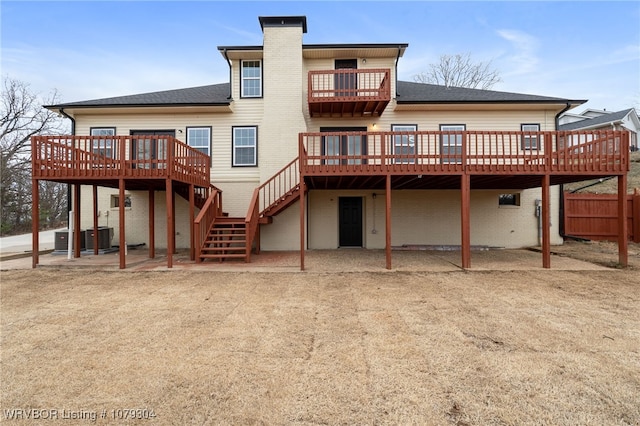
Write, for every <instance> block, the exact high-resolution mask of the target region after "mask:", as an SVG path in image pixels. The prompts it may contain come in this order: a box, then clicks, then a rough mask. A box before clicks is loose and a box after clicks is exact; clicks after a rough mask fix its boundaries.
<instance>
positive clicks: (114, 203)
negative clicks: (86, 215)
mask: <svg viewBox="0 0 640 426" xmlns="http://www.w3.org/2000/svg"><path fill="white" fill-rule="evenodd" d="M124 206H125V207H131V195H125V196H124ZM119 207H120V196H119V195H112V196H111V208H112V209H117V208H119Z"/></svg>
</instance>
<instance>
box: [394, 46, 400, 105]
mask: <svg viewBox="0 0 640 426" xmlns="http://www.w3.org/2000/svg"><path fill="white" fill-rule="evenodd" d="M400 53H402V46H398V55H397V56H396V64H395V70H394V72H395V74H396V98H397V97H398V96H399V95H398V61H400Z"/></svg>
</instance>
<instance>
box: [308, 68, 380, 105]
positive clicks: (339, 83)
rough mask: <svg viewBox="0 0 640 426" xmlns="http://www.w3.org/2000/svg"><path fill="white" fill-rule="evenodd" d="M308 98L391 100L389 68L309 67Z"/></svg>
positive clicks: (314, 100)
mask: <svg viewBox="0 0 640 426" xmlns="http://www.w3.org/2000/svg"><path fill="white" fill-rule="evenodd" d="M308 78H309V92H308V101H309V103H313V102H327V101H338V102H339V101H344V102H348V101H362V100H365V101H366V100H369V101H384V100H386V101H389V100H390V99H391V84H390V82H389V80H390V71H389V70H388V69H338V70H327V71H324V70H323V71H309V77H308Z"/></svg>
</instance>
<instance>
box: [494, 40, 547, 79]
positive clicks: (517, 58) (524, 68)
mask: <svg viewBox="0 0 640 426" xmlns="http://www.w3.org/2000/svg"><path fill="white" fill-rule="evenodd" d="M496 32H497V33H498V35H499V36H500V37H502V38H503V39H504V40H506V41H508V42H509V43H511V45H512V49H511V51H509V52H508V53H506V54H505V56H504V60H505V61H506V62H507V64H509V65H510V68H511V69H510V70H509V71H507V72H505V73H504V74H503V76H507V77H508V76H511V75H519V74H527V73H531V72H534V71H536V69H537V67H538V63H539V62H540V59H539V57H538V54H537V51H538V47H539V45H540V43H539V42H538V39H537V38H536V37H534V36H532V35H530V34H527V33H525V32H523V31H518V30H508V29H505V30H497V31H496Z"/></svg>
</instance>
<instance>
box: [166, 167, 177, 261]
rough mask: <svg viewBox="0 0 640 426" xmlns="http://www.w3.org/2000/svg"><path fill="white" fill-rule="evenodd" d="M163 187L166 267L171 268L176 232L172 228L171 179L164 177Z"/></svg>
mask: <svg viewBox="0 0 640 426" xmlns="http://www.w3.org/2000/svg"><path fill="white" fill-rule="evenodd" d="M165 187H166V188H165V191H166V203H167V206H166V210H167V268H173V247H174V244H173V243H174V241H175V238H176V233H175V232H174V229H173V224H174V222H173V183H172V182H171V179H166V181H165Z"/></svg>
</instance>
